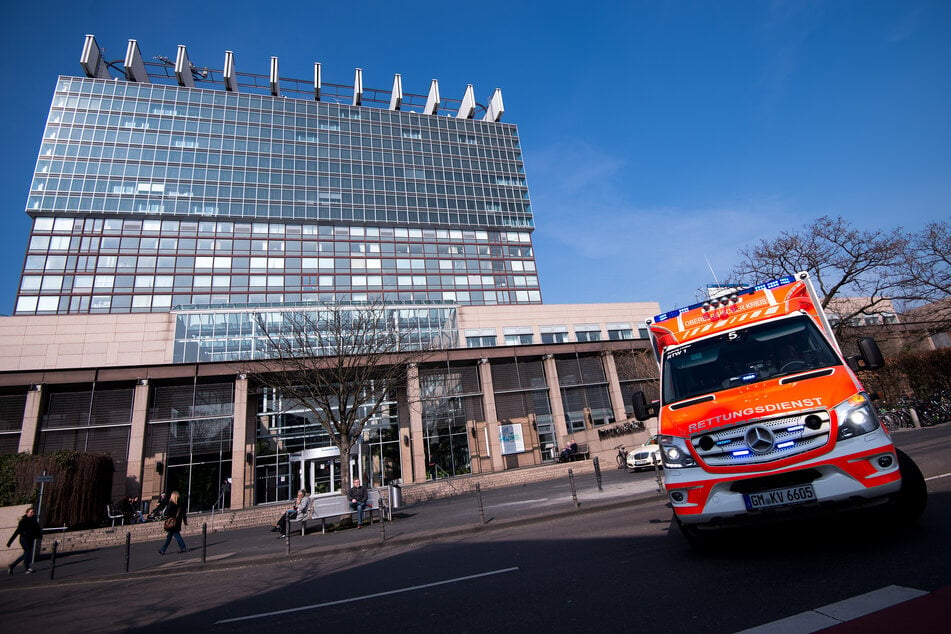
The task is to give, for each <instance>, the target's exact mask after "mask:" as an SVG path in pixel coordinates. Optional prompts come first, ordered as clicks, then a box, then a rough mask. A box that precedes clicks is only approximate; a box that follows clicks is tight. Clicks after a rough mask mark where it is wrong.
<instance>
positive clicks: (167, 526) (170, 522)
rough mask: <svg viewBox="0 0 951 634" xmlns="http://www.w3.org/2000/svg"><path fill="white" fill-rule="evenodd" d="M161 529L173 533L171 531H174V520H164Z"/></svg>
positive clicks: (172, 518) (167, 518) (171, 518)
mask: <svg viewBox="0 0 951 634" xmlns="http://www.w3.org/2000/svg"><path fill="white" fill-rule="evenodd" d="M162 528H164V529H165V530H167V531H173V530H175V518H174V517H166V518H165V523H164V524H162Z"/></svg>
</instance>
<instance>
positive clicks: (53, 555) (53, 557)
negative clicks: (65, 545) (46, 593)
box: [50, 540, 59, 580]
mask: <svg viewBox="0 0 951 634" xmlns="http://www.w3.org/2000/svg"><path fill="white" fill-rule="evenodd" d="M58 547H59V541H58V540H55V541H53V550H52V551H51V552H50V580H52V579H53V577H54V576H55V575H56V549H57V548H58Z"/></svg>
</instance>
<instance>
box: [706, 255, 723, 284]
mask: <svg viewBox="0 0 951 634" xmlns="http://www.w3.org/2000/svg"><path fill="white" fill-rule="evenodd" d="M703 260H704V262H706V263H707V268H708V269H710V274H711V275H712V276H713V281H714V282H716V284H717V288H719V287H720V280H718V279H717V274H716V273H715V272H714V271H713V267H712V266H711V265H710V260H708V259H707V256H703Z"/></svg>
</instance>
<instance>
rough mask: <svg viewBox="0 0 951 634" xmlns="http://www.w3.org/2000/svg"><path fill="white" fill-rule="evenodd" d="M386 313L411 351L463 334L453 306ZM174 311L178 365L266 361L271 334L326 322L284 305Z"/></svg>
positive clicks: (446, 343)
mask: <svg viewBox="0 0 951 634" xmlns="http://www.w3.org/2000/svg"><path fill="white" fill-rule="evenodd" d="M332 308H333V309H336V307H332ZM361 310H365V308H364V309H361V307H354V311H357V312H359V311H361ZM371 310H373V309H371ZM291 311H310V312H311V313H312V314H311V317H309V318H304V319H305V321H304V322H301V321H300V320H296V319H294V318H290V319H287V320H285V316H287V314H288V313H290V312H291ZM381 311H382V312H381V314H380V321H381V323H385V324H386V326H387V327H389V328H393V329H395V330H396V331H397V332H401V333H407V334H405V336H404V339H403V341H404V342H405V343H406V344H407V346H408V347H409V348H410V349H427V348H434V349H444V348H451V347H454V346H455V345H456V340H457V338H458V333H457V329H456V308H455V307H454V306H441V307H436V306H400V307H386V308H382V309H381ZM175 312H176V318H175V347H174V350H173V353H172V360H173V362H174V363H194V362H201V361H237V360H247V359H261V358H267V357H268V355H269V354H270V353H271V352H272V349H271V347H270V345H269V343H268V334H270V335H271V336H274V337H280V336H282V335H284V334H287V335H290V339H293V335H294V333H295V332H297V330H298V329H299V328H300V325H299V324H300V323H306V320H307V319H312V323H315V324H316V323H320V322H321V319H320V313H321V309H320V308H319V307H293V306H287V305H283V306H280V307H277V308H258V309H248V310H231V311H227V310H217V311H213V310H201V309H195V310H189V311H180V312H179V311H175ZM259 316H262V317H263V319H264V321H265V322H266V324H267V331H268V332H264V331H262V330H261V327H260V325H259V323H260V322H259V321H258V317H259ZM315 349H316V347H315V348H311V350H315Z"/></svg>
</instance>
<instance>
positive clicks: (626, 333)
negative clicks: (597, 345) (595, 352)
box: [607, 324, 634, 341]
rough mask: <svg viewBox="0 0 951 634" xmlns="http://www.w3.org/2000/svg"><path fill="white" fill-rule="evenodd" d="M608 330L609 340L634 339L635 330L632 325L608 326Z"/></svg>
mask: <svg viewBox="0 0 951 634" xmlns="http://www.w3.org/2000/svg"><path fill="white" fill-rule="evenodd" d="M607 330H608V339H610V340H611V341H621V340H623V339H633V338H634V329H633V328H631V324H608V325H607Z"/></svg>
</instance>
